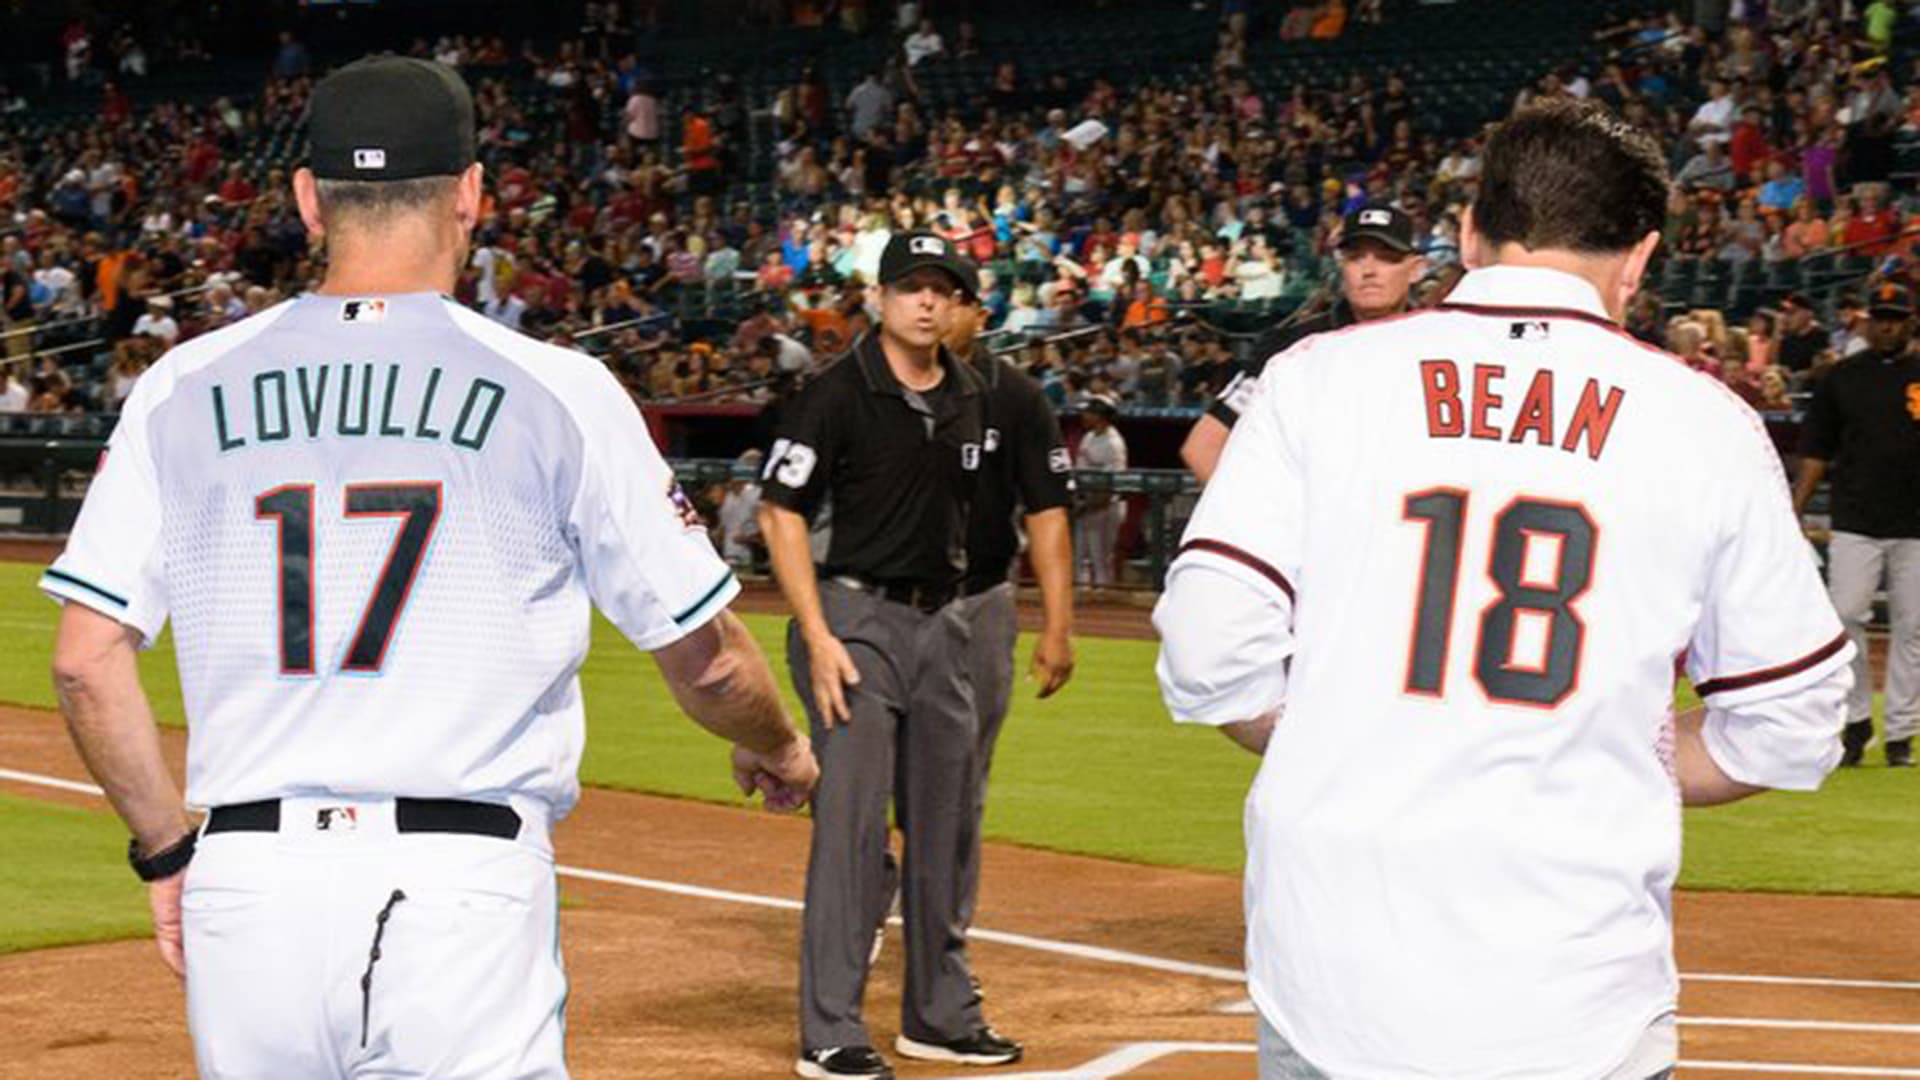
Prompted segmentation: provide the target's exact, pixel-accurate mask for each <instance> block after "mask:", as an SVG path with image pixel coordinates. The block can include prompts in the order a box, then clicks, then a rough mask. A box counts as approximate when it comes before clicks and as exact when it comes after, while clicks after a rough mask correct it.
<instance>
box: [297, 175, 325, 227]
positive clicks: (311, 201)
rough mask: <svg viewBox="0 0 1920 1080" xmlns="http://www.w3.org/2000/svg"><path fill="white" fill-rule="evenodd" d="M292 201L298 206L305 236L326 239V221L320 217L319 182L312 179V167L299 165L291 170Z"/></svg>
mask: <svg viewBox="0 0 1920 1080" xmlns="http://www.w3.org/2000/svg"><path fill="white" fill-rule="evenodd" d="M293 203H294V205H295V206H297V207H299V208H300V223H301V224H302V225H305V226H306V227H307V237H308V238H309V239H312V240H324V239H326V235H327V227H326V223H325V222H324V221H322V220H321V217H320V182H319V181H318V180H316V179H314V176H313V170H312V169H309V168H307V167H305V166H301V167H300V168H298V169H295V170H293Z"/></svg>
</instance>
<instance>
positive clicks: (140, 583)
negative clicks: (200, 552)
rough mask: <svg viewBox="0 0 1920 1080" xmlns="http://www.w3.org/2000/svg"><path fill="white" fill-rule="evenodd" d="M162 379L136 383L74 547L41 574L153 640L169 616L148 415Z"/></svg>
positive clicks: (56, 592) (52, 588) (59, 590)
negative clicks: (149, 441)
mask: <svg viewBox="0 0 1920 1080" xmlns="http://www.w3.org/2000/svg"><path fill="white" fill-rule="evenodd" d="M159 383H160V376H159V375H158V374H156V373H149V374H148V375H147V376H146V377H144V378H142V379H141V380H140V381H139V382H138V383H136V384H135V386H134V391H133V393H132V394H131V395H130V396H129V397H128V399H127V402H126V405H125V407H124V408H123V409H122V410H121V413H120V422H119V423H118V424H116V425H115V426H114V429H113V434H112V436H110V437H109V438H108V440H107V449H106V452H105V453H103V454H102V455H101V456H100V465H99V468H98V469H96V470H95V472H94V477H93V482H92V483H91V484H90V485H88V487H87V497H86V500H85V502H83V503H82V504H81V506H80V517H79V520H77V521H76V522H75V523H74V526H73V532H72V533H71V534H70V535H69V536H68V537H67V547H66V550H65V551H63V552H61V553H60V557H59V558H58V559H55V560H54V562H53V565H52V566H50V567H48V568H47V569H46V571H45V572H44V573H43V574H42V575H41V577H40V588H41V589H42V590H43V591H45V592H46V593H47V595H49V596H51V597H53V598H54V599H55V600H58V601H60V602H61V603H63V604H66V603H74V604H81V605H84V606H86V607H90V608H92V609H94V610H95V611H98V612H100V613H101V614H103V615H106V616H108V617H110V618H113V619H117V620H119V621H120V622H122V623H125V624H126V625H128V626H131V627H133V628H134V629H136V630H138V631H139V632H140V637H141V644H142V646H143V647H147V648H151V647H152V646H153V643H154V640H155V639H156V638H158V637H159V635H160V629H161V627H163V626H165V625H166V622H167V590H166V560H165V553H164V548H163V546H162V542H161V532H162V530H161V523H162V520H161V516H162V503H161V495H160V482H159V477H158V475H157V474H156V473H155V470H154V465H153V449H152V446H151V445H150V444H149V443H148V432H149V430H150V428H149V425H148V417H149V415H150V413H151V411H152V408H153V403H154V399H155V397H156V396H157V391H158V387H159Z"/></svg>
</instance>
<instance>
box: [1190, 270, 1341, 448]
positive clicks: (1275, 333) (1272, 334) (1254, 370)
mask: <svg viewBox="0 0 1920 1080" xmlns="http://www.w3.org/2000/svg"><path fill="white" fill-rule="evenodd" d="M1359 321H1360V316H1358V315H1356V314H1354V311H1353V305H1351V304H1349V303H1347V300H1346V298H1345V297H1341V298H1340V299H1339V300H1338V301H1336V302H1335V303H1334V305H1333V306H1332V307H1330V308H1328V309H1327V310H1325V311H1323V312H1321V313H1320V314H1318V315H1315V316H1314V317H1312V318H1310V319H1302V320H1300V321H1299V322H1297V323H1294V324H1293V325H1291V326H1280V327H1278V328H1276V329H1274V330H1271V331H1269V332H1268V333H1267V334H1266V335H1265V336H1263V337H1261V338H1260V339H1259V340H1257V341H1255V342H1254V343H1253V349H1252V350H1251V351H1249V352H1248V353H1247V359H1246V360H1245V361H1244V362H1243V363H1242V364H1241V365H1240V371H1239V372H1238V373H1237V374H1235V375H1234V377H1233V378H1232V379H1231V380H1229V381H1228V382H1227V385H1225V386H1223V387H1221V388H1220V392H1219V393H1218V394H1215V395H1214V396H1213V400H1212V401H1211V402H1209V403H1208V404H1207V415H1208V416H1211V417H1213V418H1214V419H1215V420H1218V421H1220V422H1221V423H1223V424H1225V425H1227V426H1228V427H1232V426H1233V425H1235V424H1237V423H1239V422H1240V412H1241V410H1242V409H1244V408H1245V407H1246V398H1247V395H1248V394H1250V393H1252V392H1253V384H1254V383H1256V382H1258V381H1260V372H1261V371H1263V370H1265V369H1266V366H1267V361H1268V360H1271V359H1273V358H1274V357H1276V356H1278V355H1280V354H1281V353H1283V352H1286V351H1287V350H1288V349H1291V348H1293V347H1294V346H1295V345H1297V344H1299V343H1300V342H1301V341H1302V340H1304V339H1306V338H1310V337H1312V336H1313V335H1315V334H1324V333H1326V332H1327V331H1329V330H1338V329H1340V328H1341V327H1345V326H1352V325H1353V324H1354V323H1357V322H1359Z"/></svg>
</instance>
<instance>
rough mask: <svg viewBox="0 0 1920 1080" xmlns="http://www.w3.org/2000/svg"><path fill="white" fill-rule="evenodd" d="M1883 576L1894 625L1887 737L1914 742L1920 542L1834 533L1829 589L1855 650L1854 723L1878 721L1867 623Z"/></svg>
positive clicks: (1919, 668)
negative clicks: (1868, 652) (1869, 660)
mask: <svg viewBox="0 0 1920 1080" xmlns="http://www.w3.org/2000/svg"><path fill="white" fill-rule="evenodd" d="M1883 573H1884V574H1885V575H1886V581H1887V607H1888V609H1889V612H1888V614H1889V615H1891V616H1892V622H1893V634H1892V636H1891V637H1889V638H1888V639H1887V738H1889V739H1910V738H1912V737H1913V736H1914V733H1915V731H1916V729H1920V540H1883V539H1880V538H1878V537H1872V536H1861V535H1860V534H1859V533H1849V532H1836V533H1834V534H1833V540H1832V542H1831V543H1830V544H1828V546H1827V588H1828V589H1829V590H1830V591H1831V593H1832V595H1833V606H1834V608H1835V610H1837V611H1838V612H1839V613H1840V622H1841V623H1842V624H1843V625H1844V626H1845V627H1846V628H1847V636H1848V637H1850V638H1852V639H1853V647H1854V649H1855V652H1854V656H1853V690H1852V692H1851V693H1849V694H1848V695H1847V719H1848V720H1849V721H1851V722H1858V721H1861V720H1869V719H1872V717H1873V676H1872V668H1871V667H1870V666H1869V664H1868V662H1867V619H1868V618H1869V617H1870V616H1871V615H1872V614H1873V593H1874V590H1875V589H1876V588H1878V587H1879V585H1880V578H1881V575H1882V574H1883Z"/></svg>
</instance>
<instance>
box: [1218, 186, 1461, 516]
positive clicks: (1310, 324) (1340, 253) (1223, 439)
mask: <svg viewBox="0 0 1920 1080" xmlns="http://www.w3.org/2000/svg"><path fill="white" fill-rule="evenodd" d="M1334 252H1335V257H1336V259H1337V260H1338V262H1339V267H1340V296H1339V298H1338V299H1337V300H1335V301H1334V302H1333V304H1332V305H1331V306H1330V307H1328V308H1326V309H1325V310H1324V311H1320V312H1319V313H1318V314H1313V315H1311V316H1310V317H1307V318H1299V319H1298V321H1295V319H1288V320H1287V321H1286V322H1284V323H1282V324H1280V326H1279V327H1278V328H1276V329H1275V330H1274V331H1273V332H1271V333H1270V334H1268V335H1267V336H1266V337H1265V338H1262V339H1261V340H1258V341H1256V342H1254V344H1253V348H1252V350H1251V351H1250V352H1249V353H1248V355H1247V358H1246V360H1245V361H1244V362H1243V366H1242V370H1241V371H1240V372H1239V373H1238V374H1236V375H1235V376H1234V377H1233V378H1232V380H1231V381H1229V382H1228V383H1227V384H1226V386H1225V387H1224V388H1222V389H1221V390H1220V392H1219V393H1218V394H1217V395H1215V397H1214V399H1213V401H1212V402H1211V403H1210V404H1208V406H1207V412H1206V415H1205V416H1202V417H1201V418H1200V419H1199V420H1198V421H1196V422H1195V423H1194V425H1193V430H1192V431H1191V432H1189V433H1188V434H1187V440H1186V442H1185V443H1184V444H1183V445H1182V446H1181V447H1180V459H1181V460H1182V461H1184V462H1186V464H1187V468H1189V469H1192V470H1193V474H1194V476H1196V477H1198V478H1199V480H1200V482H1201V483H1203V484H1204V483H1206V482H1207V479H1208V477H1210V476H1212V475H1213V468H1214V466H1215V465H1216V464H1217V463H1218V462H1219V460H1220V451H1221V450H1222V449H1223V448H1224V447H1225V446H1226V444H1227V435H1228V434H1229V433H1230V432H1231V431H1232V430H1233V425H1234V423H1235V422H1236V421H1238V420H1239V419H1240V412H1241V409H1242V406H1243V405H1244V403H1245V400H1246V396H1247V395H1248V394H1251V393H1252V392H1253V387H1254V383H1255V381H1256V380H1258V379H1259V377H1260V372H1261V371H1262V370H1263V369H1264V368H1265V367H1266V364H1267V360H1268V358H1270V357H1273V356H1277V355H1279V354H1280V353H1283V352H1285V351H1287V350H1288V349H1290V348H1292V347H1293V346H1294V345H1295V344H1296V343H1298V342H1299V341H1301V340H1302V339H1304V338H1307V337H1311V336H1312V335H1314V334H1321V333H1325V332H1327V331H1329V330H1338V329H1340V328H1341V327H1344V326H1352V325H1353V324H1354V323H1357V322H1364V321H1366V320H1368V319H1378V318H1383V317H1385V316H1388V315H1397V314H1399V313H1400V312H1402V311H1405V310H1406V309H1407V298H1408V296H1409V295H1410V294H1411V292H1412V290H1413V283H1414V282H1415V281H1417V280H1419V278H1420V275H1421V274H1422V273H1424V272H1425V270H1426V266H1427V261H1426V259H1425V258H1423V257H1422V256H1421V255H1420V254H1419V253H1418V252H1417V251H1416V250H1415V248H1414V238H1413V219H1412V218H1410V217H1408V216H1407V215H1406V213H1405V212H1403V211H1401V210H1400V209H1399V208H1398V207H1395V206H1390V205H1386V204H1382V203H1369V204H1366V205H1363V206H1361V207H1359V208H1358V209H1356V210H1354V211H1353V212H1352V213H1350V214H1348V215H1347V216H1346V218H1345V220H1344V221H1342V223H1341V227H1340V236H1339V240H1338V242H1337V243H1336V244H1335V247H1334ZM1324 293H1325V290H1322V295H1323V294H1324ZM1314 306H1315V298H1309V299H1308V300H1307V302H1306V303H1303V304H1302V305H1301V306H1300V309H1299V311H1297V312H1295V317H1296V318H1298V317H1299V316H1300V315H1301V314H1303V313H1306V312H1310V311H1312V309H1313V308H1314Z"/></svg>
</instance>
